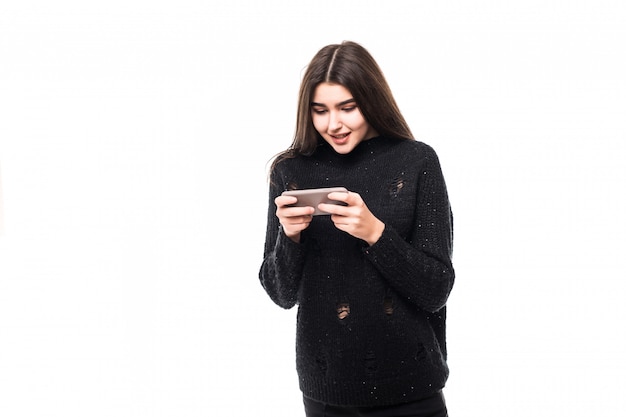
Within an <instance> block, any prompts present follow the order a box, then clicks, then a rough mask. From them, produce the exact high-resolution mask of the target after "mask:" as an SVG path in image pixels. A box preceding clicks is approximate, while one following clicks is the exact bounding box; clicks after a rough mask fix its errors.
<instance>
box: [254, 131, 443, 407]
mask: <svg viewBox="0 0 626 417" xmlns="http://www.w3.org/2000/svg"><path fill="white" fill-rule="evenodd" d="M270 178H271V181H270V187H269V188H270V190H269V209H268V216H267V234H266V241H265V250H264V259H263V263H262V265H261V268H260V272H259V278H260V281H261V284H262V286H263V288H264V289H265V290H266V292H267V293H268V295H269V296H270V298H271V299H272V300H273V301H274V302H275V303H276V304H277V305H279V306H281V307H283V308H286V309H288V308H292V307H294V306H295V305H297V306H298V316H297V317H298V318H297V335H296V367H297V371H298V375H299V379H300V388H301V390H302V392H303V394H304V395H305V396H306V397H309V398H312V399H314V400H317V401H320V402H325V403H329V404H337V405H352V406H375V405H389V404H397V403H401V402H407V401H414V400H417V399H420V398H425V397H428V396H430V395H433V394H434V393H436V392H437V391H439V390H441V389H442V388H443V387H444V385H445V383H446V380H447V378H448V366H447V362H446V360H447V351H446V327H445V322H446V302H447V299H448V296H449V294H450V291H451V289H452V286H453V283H454V277H455V275H454V269H453V266H452V212H451V209H450V204H449V200H448V195H447V191H446V186H445V181H444V178H443V175H442V172H441V168H440V164H439V159H438V157H437V155H436V153H435V151H434V150H433V149H432V148H431V147H430V146H428V145H426V144H424V143H422V142H419V141H415V140H400V139H389V138H385V137H377V138H373V139H370V140H367V141H364V142H361V143H360V144H359V145H358V146H357V147H356V148H355V149H354V150H353V151H352V152H350V153H349V154H346V155H341V154H337V153H336V152H335V151H334V150H333V149H332V148H331V147H330V146H328V145H326V144H325V143H324V144H321V145H320V146H319V147H318V149H317V150H316V152H315V153H314V154H313V155H311V156H306V157H304V156H299V157H296V158H292V159H285V160H282V161H281V162H279V163H278V164H277V165H276V167H275V169H274V170H273V172H272V173H271V175H270ZM333 186H343V187H346V188H347V189H348V190H350V191H353V192H356V193H359V194H360V195H361V197H362V198H363V200H364V201H365V203H366V204H367V206H368V208H369V209H370V210H371V211H372V213H373V214H374V215H375V216H376V217H378V218H379V219H380V220H382V221H383V222H384V223H385V229H384V232H383V234H382V236H381V238H380V239H379V240H378V242H376V243H375V244H374V245H372V246H368V245H367V243H366V242H364V241H362V240H360V239H357V238H355V237H352V236H351V235H349V234H347V233H345V232H342V231H340V230H338V229H336V228H335V226H334V225H333V223H332V222H331V220H330V218H329V216H315V217H314V219H313V221H312V223H311V225H310V226H309V228H307V229H306V230H305V231H303V233H302V236H301V242H300V243H295V242H293V241H292V240H291V239H289V238H288V237H286V236H285V234H284V233H283V232H282V229H281V227H280V224H279V222H278V218H277V217H276V215H275V212H276V206H275V205H274V198H275V197H276V196H278V195H279V194H281V193H282V192H283V191H284V190H287V189H296V188H297V189H304V188H316V187H333Z"/></svg>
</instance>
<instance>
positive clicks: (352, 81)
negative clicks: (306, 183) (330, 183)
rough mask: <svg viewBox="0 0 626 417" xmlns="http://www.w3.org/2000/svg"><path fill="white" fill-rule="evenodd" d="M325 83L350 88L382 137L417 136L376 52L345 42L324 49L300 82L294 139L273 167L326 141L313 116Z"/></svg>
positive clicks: (279, 155)
mask: <svg viewBox="0 0 626 417" xmlns="http://www.w3.org/2000/svg"><path fill="white" fill-rule="evenodd" d="M323 82H327V83H333V84H340V85H342V86H344V87H345V88H347V89H348V91H350V93H351V94H352V97H353V98H354V99H355V100H356V103H357V105H358V106H359V109H360V111H361V114H363V117H364V118H365V120H366V121H367V123H368V124H369V125H370V126H371V127H372V128H374V130H376V131H377V132H378V133H379V134H380V135H381V136H384V137H390V138H400V139H413V134H412V133H411V130H410V129H409V126H408V124H407V123H406V120H404V117H403V116H402V113H400V109H399V108H398V105H397V104H396V101H395V99H394V98H393V94H392V93H391V89H390V88H389V85H388V84H387V80H386V79H385V76H384V75H383V72H382V71H381V69H380V67H379V66H378V64H377V63H376V61H375V60H374V58H373V57H372V55H370V53H369V52H368V51H367V50H366V49H365V48H364V47H362V46H361V45H359V44H358V43H356V42H351V41H344V42H342V43H341V44H332V45H327V46H325V47H323V48H322V49H320V50H319V51H318V52H317V54H315V56H314V57H313V59H312V60H311V62H310V63H309V65H308V66H307V69H306V72H305V73H304V77H303V78H302V83H301V84H300V93H299V98H298V116H297V121H296V133H295V135H294V139H293V142H292V143H291V146H290V147H289V148H287V149H286V150H285V151H283V152H281V153H279V154H278V155H277V156H276V158H275V159H274V162H273V163H272V168H274V166H275V165H276V163H278V162H279V161H280V160H282V159H284V158H293V157H295V156H298V155H311V154H312V153H313V152H314V151H315V148H317V146H318V145H319V143H320V141H323V139H322V137H321V136H320V134H319V133H318V132H317V130H315V127H314V126H313V121H312V118H311V102H312V100H313V94H314V93H315V89H316V87H317V86H318V85H319V84H320V83H323Z"/></svg>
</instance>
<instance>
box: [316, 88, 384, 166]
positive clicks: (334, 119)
mask: <svg viewBox="0 0 626 417" xmlns="http://www.w3.org/2000/svg"><path fill="white" fill-rule="evenodd" d="M311 117H312V119H313V126H315V130H317V131H318V132H319V134H320V135H322V137H323V138H324V140H325V141H326V142H328V144H329V145H330V146H332V147H333V149H334V150H335V152H337V153H340V154H347V153H350V152H351V151H352V150H353V149H354V148H355V147H356V146H357V145H358V144H359V143H361V141H364V140H367V139H371V138H373V137H375V136H378V133H377V132H376V131H375V130H374V129H373V128H372V127H371V126H370V125H369V123H367V121H366V120H365V118H364V117H363V115H362V114H361V111H360V110H359V107H358V106H357V103H356V101H355V100H354V98H353V97H352V94H351V93H350V91H348V89H347V88H345V87H344V86H342V85H340V84H331V83H321V84H319V85H318V86H317V87H316V88H315V92H314V93H313V102H312V103H311Z"/></svg>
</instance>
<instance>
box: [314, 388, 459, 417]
mask: <svg viewBox="0 0 626 417" xmlns="http://www.w3.org/2000/svg"><path fill="white" fill-rule="evenodd" d="M304 411H305V413H306V417H348V416H352V417H448V411H447V409H446V402H445V399H444V398H443V393H442V392H441V391H439V392H438V393H437V394H435V395H433V396H432V397H428V398H424V399H422V400H418V401H413V402H410V403H404V404H397V405H390V406H382V407H343V406H336V405H330V404H324V403H320V402H317V401H315V400H312V399H310V398H307V397H304Z"/></svg>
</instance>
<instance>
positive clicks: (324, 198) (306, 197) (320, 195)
mask: <svg viewBox="0 0 626 417" xmlns="http://www.w3.org/2000/svg"><path fill="white" fill-rule="evenodd" d="M336 191H338V192H343V193H347V192H348V190H347V189H346V188H344V187H329V188H309V189H304V190H288V191H284V192H283V193H282V195H290V196H294V197H297V198H298V201H297V202H296V203H295V204H292V205H291V207H307V206H309V207H313V208H314V209H315V212H313V215H314V216H320V215H325V214H330V213H327V212H325V211H321V210H320V209H319V208H317V205H318V204H320V203H328V204H338V205H345V203H343V202H342V201H337V200H330V199H329V198H328V194H330V193H333V192H336Z"/></svg>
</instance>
